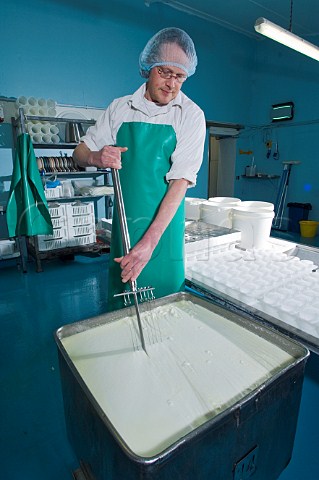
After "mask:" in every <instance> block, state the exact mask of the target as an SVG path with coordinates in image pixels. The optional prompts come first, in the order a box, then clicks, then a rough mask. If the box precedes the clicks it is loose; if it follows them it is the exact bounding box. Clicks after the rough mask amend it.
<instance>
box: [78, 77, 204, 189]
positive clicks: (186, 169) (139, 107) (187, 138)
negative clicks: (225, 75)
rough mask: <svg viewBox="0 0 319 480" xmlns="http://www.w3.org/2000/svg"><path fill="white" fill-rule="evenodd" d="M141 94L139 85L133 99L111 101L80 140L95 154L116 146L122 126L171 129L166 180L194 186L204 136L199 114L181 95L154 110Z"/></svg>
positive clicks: (156, 106)
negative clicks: (172, 138)
mask: <svg viewBox="0 0 319 480" xmlns="http://www.w3.org/2000/svg"><path fill="white" fill-rule="evenodd" d="M145 90H146V84H143V85H142V86H141V87H140V88H139V89H138V90H137V91H136V92H135V93H133V95H127V96H125V97H121V98H118V99H116V100H113V102H112V103H111V104H110V105H109V106H108V108H107V109H106V110H105V111H104V113H103V114H102V115H101V117H100V118H99V119H98V120H97V122H96V124H95V125H94V126H92V127H90V128H89V129H88V131H87V133H86V135H85V136H84V137H82V138H81V140H82V141H84V142H85V144H86V145H87V146H88V148H89V149H90V150H92V151H97V150H100V149H101V148H103V147H104V146H105V145H115V144H116V135H117V132H118V130H119V128H120V126H121V125H122V123H124V122H144V123H153V124H159V125H172V127H173V128H174V131H175V134H176V139H177V144H176V148H175V150H174V152H173V154H172V156H171V161H172V165H171V168H170V170H169V171H168V172H167V175H166V180H167V181H169V180H178V179H181V178H185V179H186V180H188V181H189V182H190V184H191V186H194V185H196V178H197V172H198V170H199V168H200V166H201V163H202V160H203V150H204V142H205V136H206V123H205V117H204V113H203V111H202V110H201V109H200V108H199V107H198V106H197V105H196V104H195V103H194V102H193V101H192V100H190V99H189V98H188V97H187V96H186V95H185V94H184V93H182V92H181V91H180V92H179V93H178V95H177V96H176V98H174V99H173V100H172V101H171V102H170V103H169V104H168V105H163V106H158V105H156V104H155V103H154V102H150V101H149V100H147V99H146V98H145V97H144V94H145ZM119 146H121V147H125V146H126V145H119Z"/></svg>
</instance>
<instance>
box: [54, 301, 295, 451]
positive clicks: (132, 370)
mask: <svg viewBox="0 0 319 480" xmlns="http://www.w3.org/2000/svg"><path fill="white" fill-rule="evenodd" d="M141 317H142V323H143V331H144V336H145V340H146V345H147V352H148V356H147V355H146V354H145V352H144V351H143V350H136V349H134V347H133V342H132V337H134V338H135V339H136V338H137V337H136V335H137V332H136V328H137V327H136V318H135V317H133V318H129V317H126V318H123V319H120V320H116V321H115V322H111V323H107V324H104V325H101V326H98V327H95V328H91V329H89V330H87V331H85V332H81V333H77V334H75V335H73V336H70V337H66V338H64V339H62V343H63V345H64V347H65V349H66V351H67V353H68V355H69V356H70V358H71V360H72V361H73V362H74V364H75V366H76V368H77V369H78V371H79V373H80V375H81V376H82V378H83V380H84V382H85V383H86V385H87V387H88V388H89V389H90V391H91V393H92V394H93V396H94V398H95V399H96V401H97V402H98V404H99V405H100V407H101V408H102V409H103V411H104V412H105V414H106V416H107V417H108V418H109V420H110V421H111V423H112V424H113V426H114V427H115V429H116V430H117V432H118V433H119V435H120V436H121V437H122V438H123V440H124V441H125V442H126V444H127V445H128V446H129V447H130V449H131V450H132V451H133V452H134V453H136V454H137V455H140V456H143V457H151V456H153V455H156V454H158V453H160V452H161V451H163V450H164V449H165V448H167V447H169V446H170V445H172V444H173V443H174V442H175V441H177V440H178V439H180V438H181V437H182V436H184V435H185V434H187V433H189V432H191V431H192V430H194V429H195V428H196V427H198V426H199V425H202V424H203V423H205V422H206V421H207V420H209V419H210V418H212V417H214V416H215V415H217V414H218V413H220V412H222V411H223V410H225V409H226V408H227V407H229V406H230V405H233V404H234V403H236V402H237V401H239V400H240V399H241V398H243V397H244V396H245V395H247V394H248V393H249V392H251V391H253V390H254V389H255V388H257V387H258V386H260V385H261V384H262V383H264V382H265V381H266V380H267V379H269V378H270V377H271V376H273V375H274V373H275V372H277V371H278V370H280V368H282V367H284V366H286V365H289V364H291V363H292V361H293V360H294V359H293V357H292V356H291V355H289V354H288V353H287V352H285V351H283V350H282V349H281V348H279V347H277V346H275V345H273V344H272V343H270V342H268V341H266V340H265V339H263V338H261V337H259V336H257V335H255V334H254V333H251V332H249V331H248V330H246V329H245V328H243V327H241V326H239V325H237V324H234V323H233V322H231V321H229V320H227V319H225V318H223V317H222V316H220V315H217V314H215V313H214V312H211V311H209V310H207V309H205V308H203V307H201V306H199V305H196V304H194V303H192V302H190V301H186V300H181V301H179V302H175V303H172V304H170V305H165V306H161V307H157V308H154V309H152V310H151V311H149V312H144V313H142V316H141ZM154 329H155V330H156V331H155V330H154Z"/></svg>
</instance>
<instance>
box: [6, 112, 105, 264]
mask: <svg viewBox="0 0 319 480" xmlns="http://www.w3.org/2000/svg"><path fill="white" fill-rule="evenodd" d="M28 121H39V122H50V123H68V122H75V123H83V124H86V125H94V124H95V120H86V119H76V118H59V117H43V116H34V115H25V114H24V111H23V109H22V108H20V109H19V115H18V118H14V117H12V119H11V122H12V129H13V141H14V145H16V144H17V137H18V133H26V122H28ZM19 131H20V132H19ZM76 146H77V143H65V142H62V143H49V144H48V143H33V147H34V149H52V150H53V149H60V150H62V149H72V150H73V149H74V148H75V147H76ZM101 175H102V176H103V177H104V185H109V179H110V178H111V175H110V172H109V171H106V170H98V171H75V172H72V171H68V172H61V171H50V172H45V173H44V174H43V176H44V177H46V178H49V177H52V176H57V177H65V178H81V177H82V178H83V177H85V178H90V177H93V178H94V177H98V176H101ZM102 197H106V201H105V209H106V211H107V208H108V207H107V197H109V196H108V195H94V196H93V195H92V196H78V195H76V196H72V197H58V198H52V199H47V201H48V203H50V202H62V203H63V202H66V201H72V200H74V201H77V200H82V201H85V200H89V199H90V200H92V199H93V201H94V200H95V201H97V200H98V199H100V198H102ZM95 210H96V205H95ZM25 240H26V248H27V252H28V254H30V255H31V256H32V257H33V258H34V259H35V261H36V270H37V272H41V271H42V263H41V262H42V260H46V259H54V258H58V257H60V258H61V257H62V258H66V259H68V258H71V257H73V256H74V254H83V255H99V254H101V253H108V252H109V250H110V245H109V244H107V243H105V244H103V243H94V244H90V245H83V246H81V245H79V246H76V247H64V248H59V249H54V250H49V251H40V250H39V245H38V239H37V237H33V241H32V242H30V241H29V238H26V239H25Z"/></svg>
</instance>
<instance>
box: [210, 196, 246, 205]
mask: <svg viewBox="0 0 319 480" xmlns="http://www.w3.org/2000/svg"><path fill="white" fill-rule="evenodd" d="M208 201H209V202H211V203H218V204H224V203H225V204H238V203H241V200H240V198H233V197H210V198H209V199H208Z"/></svg>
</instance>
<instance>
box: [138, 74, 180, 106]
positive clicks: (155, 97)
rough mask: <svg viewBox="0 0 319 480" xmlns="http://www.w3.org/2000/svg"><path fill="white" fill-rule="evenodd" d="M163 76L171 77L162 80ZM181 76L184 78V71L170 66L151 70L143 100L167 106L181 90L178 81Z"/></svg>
mask: <svg viewBox="0 0 319 480" xmlns="http://www.w3.org/2000/svg"><path fill="white" fill-rule="evenodd" d="M165 74H172V75H173V76H172V77H171V78H163V75H165ZM181 76H182V77H185V76H186V74H185V72H184V70H182V69H181V68H178V67H173V66H171V65H169V66H163V67H154V68H152V70H151V72H150V76H149V78H148V82H147V85H146V92H145V98H147V100H150V101H151V102H155V103H157V104H159V105H167V104H168V103H169V102H170V101H171V100H173V99H174V98H175V97H176V96H177V94H178V92H179V91H180V89H181V86H182V83H181V82H180V81H179V80H178V78H181Z"/></svg>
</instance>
